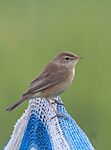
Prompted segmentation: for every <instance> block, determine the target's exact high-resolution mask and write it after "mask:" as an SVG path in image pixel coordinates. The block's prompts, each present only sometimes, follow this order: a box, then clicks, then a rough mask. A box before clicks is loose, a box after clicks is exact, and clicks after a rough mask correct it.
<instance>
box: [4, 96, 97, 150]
mask: <svg viewBox="0 0 111 150" xmlns="http://www.w3.org/2000/svg"><path fill="white" fill-rule="evenodd" d="M52 101H53V100H50V102H52ZM57 101H58V102H59V103H62V100H61V99H60V97H57ZM52 105H53V107H54V109H55V110H56V111H57V113H58V114H64V115H63V116H58V117H54V116H55V115H56V113H55V112H54V109H53V108H52V107H51V105H50V103H49V102H48V101H47V100H46V99H40V98H36V99H32V100H30V101H29V105H28V108H27V110H26V111H25V113H24V114H23V115H22V117H21V118H20V119H19V120H18V121H17V123H16V125H15V126H14V131H13V134H12V136H11V138H10V140H9V142H8V143H7V144H6V146H5V147H4V150H94V147H93V146H92V144H91V143H90V141H89V139H88V138H87V136H86V135H85V133H84V132H83V131H82V129H81V128H80V127H79V126H78V125H77V123H76V122H75V121H74V119H73V118H72V117H71V116H70V115H69V114H68V112H67V111H66V109H65V107H64V106H63V105H61V104H57V103H53V104H52Z"/></svg>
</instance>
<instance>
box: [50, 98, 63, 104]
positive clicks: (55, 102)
mask: <svg viewBox="0 0 111 150" xmlns="http://www.w3.org/2000/svg"><path fill="white" fill-rule="evenodd" d="M51 100H53V101H54V102H52V103H51V104H57V105H64V104H63V103H61V102H59V101H58V100H57V99H55V98H53V99H51Z"/></svg>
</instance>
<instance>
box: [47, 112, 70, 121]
mask: <svg viewBox="0 0 111 150" xmlns="http://www.w3.org/2000/svg"><path fill="white" fill-rule="evenodd" d="M56 117H57V118H58V117H63V118H65V119H68V117H67V116H66V115H65V114H62V113H61V114H58V113H56V115H55V116H53V117H51V119H50V120H52V119H54V118H56Z"/></svg>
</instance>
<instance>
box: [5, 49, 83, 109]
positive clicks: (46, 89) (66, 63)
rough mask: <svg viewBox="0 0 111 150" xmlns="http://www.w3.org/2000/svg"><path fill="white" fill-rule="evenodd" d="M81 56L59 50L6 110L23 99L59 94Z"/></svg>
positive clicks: (69, 82)
mask: <svg viewBox="0 0 111 150" xmlns="http://www.w3.org/2000/svg"><path fill="white" fill-rule="evenodd" d="M81 58H82V57H79V56H77V55H75V54H73V53H71V52H68V51H64V52H60V53H59V54H58V55H57V56H55V57H54V59H53V60H52V61H50V62H49V63H48V65H47V66H46V67H45V69H44V70H43V72H42V73H41V74H40V75H39V76H38V77H37V78H36V79H34V80H33V81H32V82H31V84H30V85H29V87H28V89H27V91H26V92H25V93H24V94H23V95H22V97H21V98H20V99H19V100H18V101H17V102H16V103H14V104H13V105H11V106H9V107H8V108H7V109H6V111H12V110H14V109H15V108H16V107H18V106H19V105H20V104H22V103H23V102H24V101H26V100H29V99H31V98H37V97H40V98H46V99H47V100H48V99H49V98H50V97H56V96H59V95H60V94H61V93H62V92H64V91H65V90H66V89H67V88H68V87H69V86H70V84H71V83H72V81H73V79H74V76H75V66H76V64H77V62H78V61H79V60H80V59H81Z"/></svg>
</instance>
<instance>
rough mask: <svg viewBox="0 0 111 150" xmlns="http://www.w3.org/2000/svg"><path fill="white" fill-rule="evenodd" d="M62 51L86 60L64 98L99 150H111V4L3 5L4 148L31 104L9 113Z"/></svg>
mask: <svg viewBox="0 0 111 150" xmlns="http://www.w3.org/2000/svg"><path fill="white" fill-rule="evenodd" d="M61 50H69V51H72V52H75V53H76V54H78V55H82V56H83V57H84V59H83V60H81V62H80V63H79V64H78V66H77V70H76V79H75V83H74V84H73V85H72V86H71V87H70V89H68V90H67V91H66V92H65V93H64V94H63V95H62V96H61V97H62V99H63V101H64V103H65V106H66V108H67V110H68V112H69V113H70V114H71V115H72V116H73V117H74V118H75V120H76V121H77V123H78V124H79V126H80V127H81V128H82V129H83V130H84V131H85V133H86V134H87V136H88V137H89V139H90V141H91V143H92V144H93V145H94V147H95V148H96V149H97V150H104V149H105V150H110V149H111V108H110V107H111V79H110V78H111V1H110V0H93V1H91V0H84V1H83V0H59V1H54V0H48V1H39V0H32V1H30V0H27V1H26V0H19V1H15V0H10V1H8V0H4V1H1V0H0V147H2V146H3V145H4V144H5V143H6V142H7V140H8V139H9V137H10V135H11V133H12V131H13V125H14V124H15V122H16V121H17V119H18V118H19V117H20V116H21V114H22V113H23V111H24V109H26V107H27V104H28V103H25V104H23V105H22V106H21V107H20V108H19V109H17V110H15V111H13V112H11V113H8V112H5V111H4V109H5V108H6V107H7V106H8V105H10V104H11V103H13V102H14V101H16V100H17V99H18V98H19V97H20V96H21V94H22V93H23V92H24V91H25V89H26V88H27V85H28V84H29V83H30V81H31V80H32V79H33V78H34V77H36V75H37V74H39V73H40V71H41V70H42V67H44V66H45V65H46V64H47V62H48V61H49V60H50V59H52V57H53V56H54V55H56V54H57V53H58V52H59V51H61Z"/></svg>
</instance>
